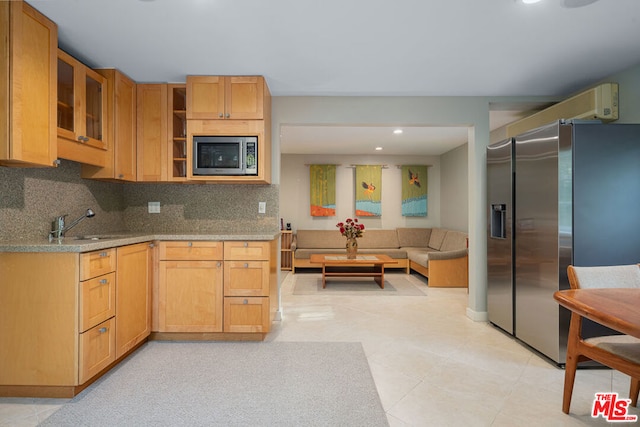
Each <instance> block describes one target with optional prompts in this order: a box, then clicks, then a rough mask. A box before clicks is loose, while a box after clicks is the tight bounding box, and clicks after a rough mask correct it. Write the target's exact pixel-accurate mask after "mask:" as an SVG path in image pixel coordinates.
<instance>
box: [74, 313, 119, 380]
mask: <svg viewBox="0 0 640 427" xmlns="http://www.w3.org/2000/svg"><path fill="white" fill-rule="evenodd" d="M114 324H115V318H113V317H112V318H111V319H109V320H107V321H105V322H102V323H100V324H99V325H97V326H95V327H93V328H91V329H89V330H88V331H87V332H85V333H82V334H80V368H79V376H80V378H79V379H80V384H83V383H85V382H86V381H87V380H89V379H90V378H91V377H93V376H94V375H96V374H97V373H98V372H100V371H101V370H103V369H104V368H106V367H107V366H109V364H110V363H111V362H113V361H114V360H116V329H115V328H114Z"/></svg>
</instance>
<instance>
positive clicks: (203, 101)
mask: <svg viewBox="0 0 640 427" xmlns="http://www.w3.org/2000/svg"><path fill="white" fill-rule="evenodd" d="M224 84H225V78H224V77H220V76H187V119H201V120H206V119H224V118H225V117H224V114H225V102H224V91H225V86H224Z"/></svg>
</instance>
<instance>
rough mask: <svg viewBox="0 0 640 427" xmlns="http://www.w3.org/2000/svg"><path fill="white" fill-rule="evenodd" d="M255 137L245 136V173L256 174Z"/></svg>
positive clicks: (256, 154)
mask: <svg viewBox="0 0 640 427" xmlns="http://www.w3.org/2000/svg"><path fill="white" fill-rule="evenodd" d="M257 149H258V147H257V138H247V141H246V146H245V154H244V156H245V157H244V158H245V160H244V161H245V173H246V174H247V175H257V174H258V161H257V159H258V153H257Z"/></svg>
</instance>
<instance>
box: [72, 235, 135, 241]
mask: <svg viewBox="0 0 640 427" xmlns="http://www.w3.org/2000/svg"><path fill="white" fill-rule="evenodd" d="M124 237H126V236H125V235H123V234H91V235H87V236H75V237H73V240H113V239H122V238H124Z"/></svg>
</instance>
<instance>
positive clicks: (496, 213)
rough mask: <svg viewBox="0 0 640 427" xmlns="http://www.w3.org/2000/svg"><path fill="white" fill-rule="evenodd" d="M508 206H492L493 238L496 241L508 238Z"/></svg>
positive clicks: (502, 204) (499, 204)
mask: <svg viewBox="0 0 640 427" xmlns="http://www.w3.org/2000/svg"><path fill="white" fill-rule="evenodd" d="M506 220H507V205H506V204H504V203H495V204H492V205H491V237H492V238H494V239H506V238H507V224H506Z"/></svg>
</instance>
